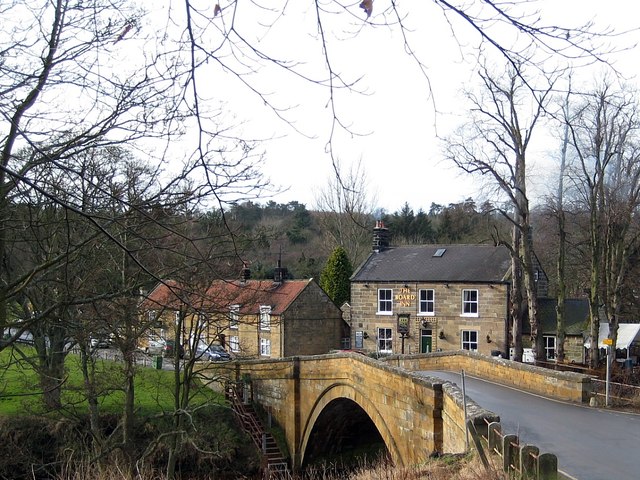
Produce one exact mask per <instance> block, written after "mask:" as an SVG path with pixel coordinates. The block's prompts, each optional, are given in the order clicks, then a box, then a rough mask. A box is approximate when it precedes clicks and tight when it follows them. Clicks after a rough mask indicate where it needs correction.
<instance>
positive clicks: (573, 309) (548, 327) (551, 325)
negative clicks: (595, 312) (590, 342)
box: [522, 298, 589, 335]
mask: <svg viewBox="0 0 640 480" xmlns="http://www.w3.org/2000/svg"><path fill="white" fill-rule="evenodd" d="M556 303H557V300H556V299H555V298H539V299H538V318H539V319H540V327H541V329H542V333H543V334H549V335H555V334H556V331H557V328H556V323H557V314H556ZM564 310H565V312H564V315H565V320H564V322H565V332H566V334H567V335H582V332H584V331H586V330H587V329H588V328H589V300H588V299H586V298H573V299H567V300H565V301H564ZM522 330H523V333H529V331H530V328H529V324H528V322H525V325H523V329H522Z"/></svg>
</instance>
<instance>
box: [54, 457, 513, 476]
mask: <svg viewBox="0 0 640 480" xmlns="http://www.w3.org/2000/svg"><path fill="white" fill-rule="evenodd" d="M87 478H91V479H95V480H125V479H129V478H130V477H128V476H127V475H126V473H125V472H124V471H123V470H122V469H121V468H119V467H118V465H111V466H109V467H104V466H103V467H100V466H98V465H95V464H85V465H73V466H71V465H69V466H68V467H67V468H65V469H64V471H63V473H62V474H61V475H60V476H58V477H56V480H85V479H87ZM214 478H219V477H214V476H211V477H198V478H197V479H196V478H193V477H191V478H190V479H189V480H213V479H214ZM224 478H227V479H230V477H224ZM237 478H238V479H244V480H249V479H248V477H242V476H238V477H237ZM302 478H304V480H507V479H508V477H507V476H506V474H504V473H502V472H500V471H499V470H498V469H497V468H495V467H492V468H490V469H489V470H486V469H485V468H484V466H483V465H482V463H480V461H479V460H478V458H477V457H476V456H473V455H469V456H445V457H442V458H437V459H430V460H429V461H428V462H427V463H425V464H424V465H420V466H415V467H407V468H396V467H394V466H393V465H390V464H388V463H385V462H381V463H379V464H378V465H376V466H374V467H371V466H369V467H362V468H359V469H356V470H355V471H353V472H351V473H349V474H345V473H342V474H340V473H336V472H335V469H333V468H331V467H330V466H328V467H324V468H318V469H315V470H313V471H311V472H307V473H306V474H305V475H304V476H303V477H302ZM134 479H135V480H165V479H166V477H165V475H164V474H163V473H160V472H151V471H146V472H138V473H137V474H136V475H135V476H134ZM288 480H292V479H288Z"/></svg>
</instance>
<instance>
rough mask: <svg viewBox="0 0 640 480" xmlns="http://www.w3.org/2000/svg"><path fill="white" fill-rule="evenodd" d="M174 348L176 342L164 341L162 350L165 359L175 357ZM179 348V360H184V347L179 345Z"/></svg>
mask: <svg viewBox="0 0 640 480" xmlns="http://www.w3.org/2000/svg"><path fill="white" fill-rule="evenodd" d="M175 347H176V342H175V341H174V340H166V341H165V343H164V348H163V349H162V351H163V353H164V356H165V357H174V356H175V350H174V349H175ZM179 347H180V353H179V357H180V358H184V347H183V346H182V345H179Z"/></svg>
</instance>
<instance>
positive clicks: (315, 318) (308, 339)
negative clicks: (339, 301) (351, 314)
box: [281, 282, 342, 357]
mask: <svg viewBox="0 0 640 480" xmlns="http://www.w3.org/2000/svg"><path fill="white" fill-rule="evenodd" d="M341 324H342V312H341V311H340V309H339V308H338V307H337V306H336V304H335V303H333V301H331V299H330V298H329V297H328V296H327V294H326V293H325V292H324V291H323V290H322V289H321V288H320V286H319V285H318V284H317V283H315V282H309V284H308V285H307V287H306V288H305V289H304V290H303V291H302V292H301V293H300V295H298V297H297V298H296V299H295V300H294V301H293V302H292V303H291V305H289V307H288V308H287V311H286V313H285V314H284V327H283V340H284V348H283V352H282V355H281V356H283V357H288V356H292V355H319V354H323V353H328V352H329V351H331V350H335V349H339V348H340V336H341V332H342V328H341Z"/></svg>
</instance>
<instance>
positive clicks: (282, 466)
mask: <svg viewBox="0 0 640 480" xmlns="http://www.w3.org/2000/svg"><path fill="white" fill-rule="evenodd" d="M225 397H226V399H227V400H228V401H229V403H230V404H231V406H232V409H233V412H234V414H235V416H236V419H237V420H238V423H240V425H241V426H242V428H243V429H244V430H245V431H246V432H247V433H248V434H249V436H250V437H251V439H252V440H253V443H254V444H255V446H256V447H257V448H258V450H259V451H260V453H261V456H262V458H261V465H262V470H263V477H264V479H265V480H269V479H290V478H291V473H290V471H289V465H288V463H287V461H286V459H285V458H284V455H283V454H282V452H281V450H280V447H278V444H277V442H276V441H275V439H274V438H273V435H271V433H270V432H268V431H267V430H266V429H265V428H264V427H263V425H262V423H261V422H260V419H259V418H258V415H257V413H256V412H255V410H254V409H253V406H252V405H251V397H252V395H251V393H248V391H247V389H246V384H245V383H244V382H228V383H227V384H226V386H225Z"/></svg>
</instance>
